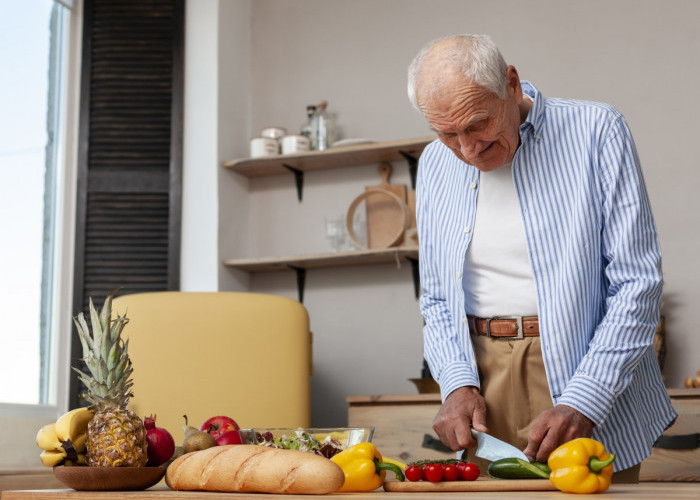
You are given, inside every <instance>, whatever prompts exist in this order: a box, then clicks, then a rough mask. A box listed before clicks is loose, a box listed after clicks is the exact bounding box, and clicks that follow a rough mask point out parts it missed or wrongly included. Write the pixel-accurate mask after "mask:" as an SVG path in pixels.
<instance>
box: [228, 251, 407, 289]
mask: <svg viewBox="0 0 700 500" xmlns="http://www.w3.org/2000/svg"><path fill="white" fill-rule="evenodd" d="M392 262H395V263H396V264H397V266H400V265H401V263H402V262H408V263H410V264H411V271H412V275H413V290H414V293H415V296H416V298H418V296H419V294H420V279H419V276H418V247H397V248H382V249H379V250H357V251H352V252H335V253H321V254H309V255H297V256H294V257H266V258H255V259H229V260H225V261H224V265H225V266H227V267H232V268H234V269H238V270H241V271H246V272H249V273H263V272H278V271H294V272H296V275H297V291H298V294H299V302H304V286H305V284H306V270H307V269H321V268H328V267H347V266H358V265H370V264H388V263H392Z"/></svg>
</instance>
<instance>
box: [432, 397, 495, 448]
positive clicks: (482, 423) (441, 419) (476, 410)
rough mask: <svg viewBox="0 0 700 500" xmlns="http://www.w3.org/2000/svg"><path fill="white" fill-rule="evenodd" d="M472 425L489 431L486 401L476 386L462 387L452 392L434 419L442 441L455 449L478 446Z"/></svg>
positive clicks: (436, 430)
mask: <svg viewBox="0 0 700 500" xmlns="http://www.w3.org/2000/svg"><path fill="white" fill-rule="evenodd" d="M472 427H473V428H474V429H476V430H477V431H481V432H488V429H487V428H486V402H485V401H484V398H483V397H482V396H481V394H479V390H478V389H477V388H476V387H460V388H459V389H456V390H455V391H453V392H451V393H450V395H449V396H447V399H445V402H444V403H443V404H442V406H441V407H440V411H438V414H437V415H436V416H435V419H434V420H433V429H434V430H435V432H436V433H437V435H438V437H439V438H440V441H442V442H443V443H444V444H445V446H448V447H449V448H450V449H452V450H454V451H458V450H466V449H467V448H470V447H472V446H476V439H474V437H473V436H472V431H471V429H472Z"/></svg>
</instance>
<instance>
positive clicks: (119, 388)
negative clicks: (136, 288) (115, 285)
mask: <svg viewBox="0 0 700 500" xmlns="http://www.w3.org/2000/svg"><path fill="white" fill-rule="evenodd" d="M115 292H116V290H113V291H112V292H110V293H109V295H108V296H107V298H106V299H105V302H104V305H103V306H102V309H101V310H100V311H99V312H98V311H97V309H96V308H95V305H94V303H93V300H92V297H90V300H89V310H90V311H89V313H90V327H91V328H90V327H89V326H88V323H87V321H86V318H85V316H86V315H85V314H84V313H83V312H80V313H78V315H77V316H75V317H74V318H73V321H74V323H75V326H76V328H77V329H78V336H79V338H80V343H81V344H82V348H83V362H84V363H85V366H86V368H87V369H86V370H85V371H81V370H79V369H78V368H73V369H74V370H75V371H76V373H77V374H78V379H79V380H80V382H81V383H82V384H83V385H84V386H85V388H86V389H87V391H86V393H85V394H81V397H83V398H84V399H85V400H86V401H88V402H90V403H91V404H93V405H95V406H96V407H98V408H103V409H104V408H124V409H126V407H127V406H128V402H129V398H131V397H132V396H133V394H132V393H131V387H132V386H133V382H132V381H131V375H132V373H133V369H132V366H131V360H130V359H129V354H128V348H129V339H128V338H127V339H123V338H122V336H121V335H122V332H123V329H124V326H126V324H127V323H128V322H129V319H128V318H127V317H126V314H124V315H119V314H116V318H114V319H112V297H113V295H114V293H115Z"/></svg>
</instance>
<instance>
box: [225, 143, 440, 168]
mask: <svg viewBox="0 0 700 500" xmlns="http://www.w3.org/2000/svg"><path fill="white" fill-rule="evenodd" d="M434 139H435V137H422V138H418V139H409V140H401V141H392V142H373V143H365V144H357V145H354V146H345V147H338V148H330V149H326V150H324V151H309V152H305V153H297V154H291V155H279V156H268V157H264V158H243V159H240V160H229V161H225V162H224V163H223V166H224V167H226V168H230V169H231V170H233V171H234V172H238V173H239V174H241V175H244V176H246V177H249V178H253V177H269V176H273V175H284V174H289V173H292V172H294V170H297V171H300V172H308V171H310V170H327V169H331V168H340V167H349V166H355V165H367V164H369V163H380V162H392V161H398V160H406V159H407V158H406V156H409V157H412V158H415V159H417V158H418V157H419V156H420V153H421V152H422V151H423V148H424V147H425V146H426V145H427V144H429V143H430V142H432V141H433V140H434Z"/></svg>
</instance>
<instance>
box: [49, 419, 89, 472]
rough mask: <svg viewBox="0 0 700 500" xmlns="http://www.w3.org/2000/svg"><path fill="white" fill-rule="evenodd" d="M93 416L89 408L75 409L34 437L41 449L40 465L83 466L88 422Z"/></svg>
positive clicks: (85, 461)
mask: <svg viewBox="0 0 700 500" xmlns="http://www.w3.org/2000/svg"><path fill="white" fill-rule="evenodd" d="M93 415H94V413H93V411H92V410H90V409H89V408H76V409H75V410H71V411H69V412H68V413H65V414H63V415H61V416H60V417H59V419H58V420H56V422H54V423H53V424H47V425H45V426H44V427H42V428H41V429H39V432H38V433H37V435H36V444H37V445H38V446H39V448H41V449H42V450H44V451H42V452H41V455H40V456H39V457H40V458H41V463H42V464H44V465H45V466H47V467H53V466H55V465H61V464H64V465H85V464H86V463H87V460H86V457H85V447H86V443H87V426H88V422H89V421H90V419H91V418H92V416H93Z"/></svg>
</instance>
